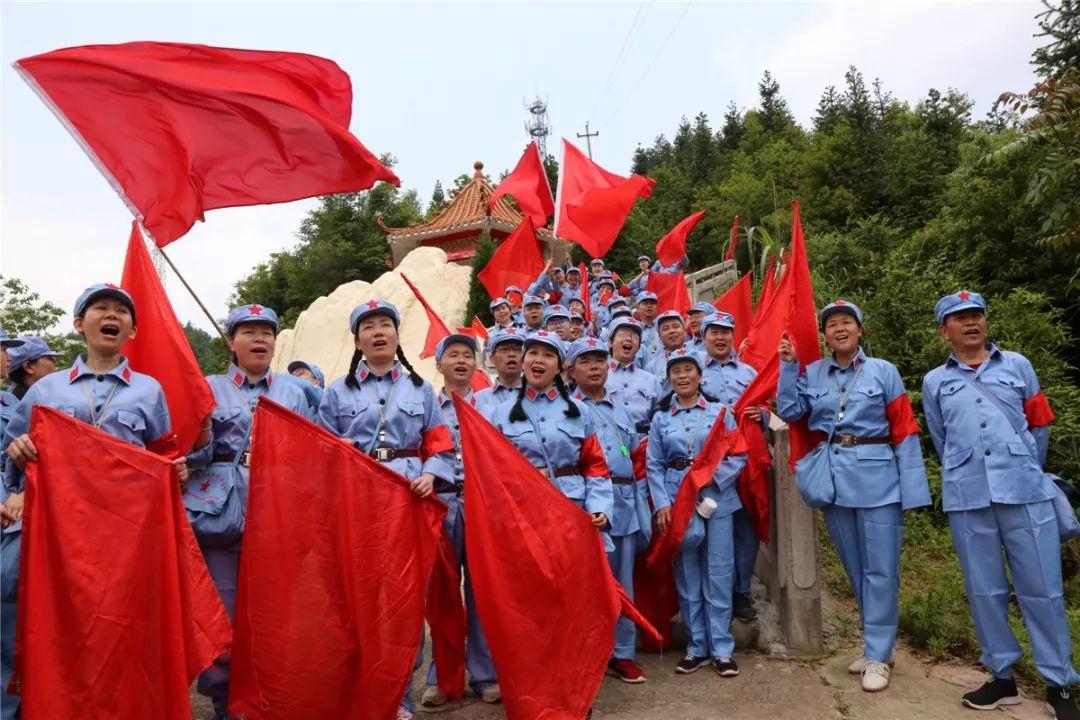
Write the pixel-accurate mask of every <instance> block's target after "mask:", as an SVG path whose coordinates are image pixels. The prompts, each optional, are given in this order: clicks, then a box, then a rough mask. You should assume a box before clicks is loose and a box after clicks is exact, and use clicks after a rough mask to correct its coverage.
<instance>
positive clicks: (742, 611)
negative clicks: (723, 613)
mask: <svg viewBox="0 0 1080 720" xmlns="http://www.w3.org/2000/svg"><path fill="white" fill-rule="evenodd" d="M731 597H732V609H731V614H732V615H734V616H735V618H736V619H737V620H742V621H743V622H750V621H751V620H754V619H755V618H756V617H757V610H755V609H754V601H753V600H751V599H750V596H749V595H743V594H742V593H734V594H733V595H732V596H731Z"/></svg>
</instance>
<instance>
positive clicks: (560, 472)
mask: <svg viewBox="0 0 1080 720" xmlns="http://www.w3.org/2000/svg"><path fill="white" fill-rule="evenodd" d="M536 469H537V470H539V471H540V472H541V473H543V475H544V477H547V478H551V477H557V478H559V477H567V476H569V475H580V474H581V471H580V470H578V468H577V465H563V466H562V467H557V468H555V469H554V470H552V471H551V472H548V469H547V468H546V467H537V468H536Z"/></svg>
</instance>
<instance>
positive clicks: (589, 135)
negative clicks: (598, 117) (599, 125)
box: [577, 120, 600, 160]
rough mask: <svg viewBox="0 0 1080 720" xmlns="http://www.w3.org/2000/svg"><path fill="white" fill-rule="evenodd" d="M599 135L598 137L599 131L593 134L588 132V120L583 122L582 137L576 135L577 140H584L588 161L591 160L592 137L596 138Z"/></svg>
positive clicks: (578, 134) (579, 134)
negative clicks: (583, 130)
mask: <svg viewBox="0 0 1080 720" xmlns="http://www.w3.org/2000/svg"><path fill="white" fill-rule="evenodd" d="M599 135H600V131H599V130H597V131H596V132H594V133H591V132H589V121H588V120H586V121H585V134H584V135H582V134H581V133H577V136H578V137H579V138H585V147H586V148H588V151H589V159H590V160H592V139H593V138H594V137H597V136H599Z"/></svg>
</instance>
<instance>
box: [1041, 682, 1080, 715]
mask: <svg viewBox="0 0 1080 720" xmlns="http://www.w3.org/2000/svg"><path fill="white" fill-rule="evenodd" d="M1073 690H1074V691H1075V690H1077V688H1075V687H1074V688H1073ZM1078 699H1080V693H1077V692H1069V688H1057V687H1050V686H1049V685H1047V686H1046V709H1047V710H1049V711H1050V714H1051V715H1052V716H1054V717H1055V718H1057V720H1080V703H1078V702H1077V700H1078Z"/></svg>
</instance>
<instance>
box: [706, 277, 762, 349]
mask: <svg viewBox="0 0 1080 720" xmlns="http://www.w3.org/2000/svg"><path fill="white" fill-rule="evenodd" d="M752 279H753V278H752V275H751V273H749V272H747V273H745V274H744V275H743V276H742V277H741V278H739V281H738V282H737V283H735V284H734V285H732V286H731V287H730V288H728V290H727V292H725V293H724V294H723V295H721V296H720V297H719V299H717V301H716V302H714V303H713V305H715V306H716V309H717V310H722V311H724V312H726V313H729V314H730V315H731V316H732V317H733V318H735V347H739V345H741V344H742V341H743V340H744V339H746V336H747V334H748V333H749V332H750V325H751V323H752V322H753V317H754V316H753V313H751V311H750V281H751V280H752Z"/></svg>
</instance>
